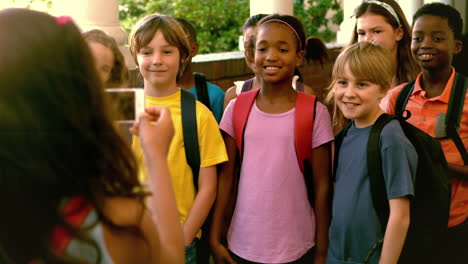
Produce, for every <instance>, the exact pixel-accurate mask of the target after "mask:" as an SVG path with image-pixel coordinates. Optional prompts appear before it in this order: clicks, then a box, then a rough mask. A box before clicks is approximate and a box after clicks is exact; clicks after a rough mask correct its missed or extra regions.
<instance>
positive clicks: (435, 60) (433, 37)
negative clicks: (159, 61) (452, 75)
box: [411, 15, 462, 70]
mask: <svg viewBox="0 0 468 264" xmlns="http://www.w3.org/2000/svg"><path fill="white" fill-rule="evenodd" d="M461 47H462V44H461V42H460V41H459V40H456V39H455V38H454V33H453V31H452V29H451V28H450V26H449V24H448V21H447V19H445V18H442V17H438V16H431V15H423V16H421V17H419V18H418V19H417V20H416V21H415V22H414V25H413V40H412V41H411V52H412V54H413V58H414V59H415V60H416V62H417V63H418V64H419V66H421V67H422V68H423V69H425V70H440V69H445V68H447V67H450V65H451V64H452V57H453V55H454V54H457V53H459V52H460V51H461Z"/></svg>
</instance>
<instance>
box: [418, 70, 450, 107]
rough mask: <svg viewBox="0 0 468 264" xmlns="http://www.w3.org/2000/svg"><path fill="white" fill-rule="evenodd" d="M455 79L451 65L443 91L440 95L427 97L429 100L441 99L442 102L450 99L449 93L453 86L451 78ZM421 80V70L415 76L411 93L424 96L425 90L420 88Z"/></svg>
mask: <svg viewBox="0 0 468 264" xmlns="http://www.w3.org/2000/svg"><path fill="white" fill-rule="evenodd" d="M454 79H455V68H454V67H452V73H451V74H450V77H449V79H448V81H447V84H446V85H445V88H444V91H443V92H442V94H441V95H439V96H436V97H433V98H431V99H429V100H430V101H436V100H437V101H441V102H444V103H447V104H448V102H449V100H450V94H451V93H452V87H453V80H454ZM421 81H422V72H421V73H419V75H418V77H417V78H416V82H415V84H414V85H415V86H414V90H413V93H412V95H418V94H419V95H421V96H425V95H426V91H424V90H423V89H422V88H421V85H420V83H421Z"/></svg>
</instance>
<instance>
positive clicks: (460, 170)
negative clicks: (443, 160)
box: [448, 163, 468, 181]
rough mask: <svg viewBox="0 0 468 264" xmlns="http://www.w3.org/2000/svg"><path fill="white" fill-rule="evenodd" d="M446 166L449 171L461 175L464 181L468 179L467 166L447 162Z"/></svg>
mask: <svg viewBox="0 0 468 264" xmlns="http://www.w3.org/2000/svg"><path fill="white" fill-rule="evenodd" d="M448 167H449V169H450V170H451V171H453V172H456V173H458V174H460V175H461V176H463V177H464V180H465V181H468V166H464V165H457V164H452V163H449V164H448Z"/></svg>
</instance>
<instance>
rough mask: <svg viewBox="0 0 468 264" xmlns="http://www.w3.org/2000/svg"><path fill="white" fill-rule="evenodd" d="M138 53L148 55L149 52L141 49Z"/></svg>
mask: <svg viewBox="0 0 468 264" xmlns="http://www.w3.org/2000/svg"><path fill="white" fill-rule="evenodd" d="M140 54H141V55H150V54H151V52H150V51H149V50H142V51H140Z"/></svg>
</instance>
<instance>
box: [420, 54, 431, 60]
mask: <svg viewBox="0 0 468 264" xmlns="http://www.w3.org/2000/svg"><path fill="white" fill-rule="evenodd" d="M419 56H420V57H421V58H423V59H430V58H432V54H421V55H419Z"/></svg>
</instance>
